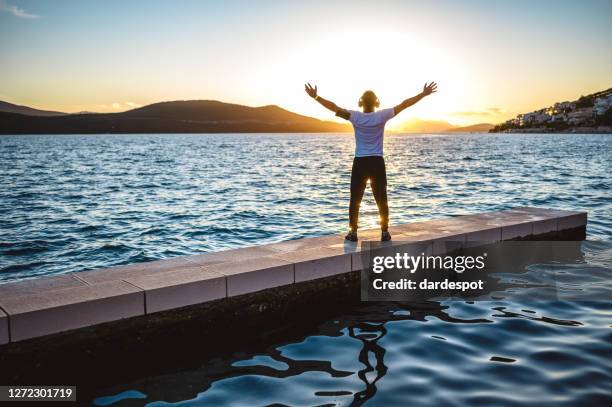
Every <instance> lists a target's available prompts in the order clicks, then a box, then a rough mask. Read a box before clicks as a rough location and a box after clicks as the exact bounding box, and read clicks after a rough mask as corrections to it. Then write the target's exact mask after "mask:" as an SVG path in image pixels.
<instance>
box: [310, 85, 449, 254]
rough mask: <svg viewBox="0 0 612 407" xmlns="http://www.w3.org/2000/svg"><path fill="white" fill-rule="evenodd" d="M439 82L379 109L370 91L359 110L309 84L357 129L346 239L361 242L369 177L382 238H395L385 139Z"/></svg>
mask: <svg viewBox="0 0 612 407" xmlns="http://www.w3.org/2000/svg"><path fill="white" fill-rule="evenodd" d="M437 87H438V85H437V84H436V83H435V82H431V83H429V84H427V83H425V85H424V86H423V91H422V92H421V93H419V94H418V95H416V96H413V97H411V98H408V99H406V100H404V101H403V102H402V103H400V104H399V105H397V106H395V107H393V108H389V109H382V110H379V111H376V108H378V107H379V106H380V101H379V100H378V97H377V96H376V94H375V93H374V92H372V91H371V90H366V91H365V92H363V95H361V98H359V107H361V108H362V109H363V111H362V112H360V111H358V110H347V109H343V108H341V107H338V105H336V104H335V103H334V102H331V101H329V100H326V99H323V98H322V97H321V96H319V95H318V94H317V87H316V86H314V87H313V86H311V85H310V83H307V84H306V85H305V88H306V93H308V95H309V96H310V97H312V98H313V99H315V100H316V101H317V102H319V103H320V104H321V105H323V106H324V107H326V108H327V109H329V110H331V111H332V112H334V113H336V116H338V117H342V118H343V119H346V120H348V121H350V122H351V124H352V125H353V129H354V130H355V158H354V159H353V169H352V171H351V201H350V204H349V232H348V234H347V235H346V237H345V239H346V240H350V241H353V242H356V241H357V228H358V219H359V206H360V205H361V199H362V198H363V193H364V191H365V189H366V185H367V182H368V180H370V185H371V186H372V193H373V194H374V198H375V199H376V205H377V206H378V214H379V216H380V229H381V231H382V232H381V236H380V240H381V241H388V240H391V234H390V233H389V206H388V204H387V170H386V168H385V160H384V158H383V138H384V132H385V124H386V123H387V121H388V120H389V119H391V118H393V117H394V116H395V115H397V114H398V113H399V112H401V111H402V110H404V109H406V108H407V107H409V106H412V105H414V104H415V103H417V102H418V101H419V100H421V99H423V98H424V97H425V96H428V95H431V94H432V93H435V92H436V90H437Z"/></svg>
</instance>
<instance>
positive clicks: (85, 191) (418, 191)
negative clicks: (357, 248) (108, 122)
mask: <svg viewBox="0 0 612 407" xmlns="http://www.w3.org/2000/svg"><path fill="white" fill-rule="evenodd" d="M352 150H353V140H352V138H351V137H350V136H346V135H325V134H321V135H299V134H297V135H296V134H292V135H96V136H91V135H89V136H78V135H66V136H2V137H0V169H1V171H0V185H1V186H2V189H1V190H0V213H1V214H2V215H1V217H0V226H1V227H0V231H1V234H0V283H2V282H9V281H15V280H20V279H24V278H31V277H34V276H40V275H47V274H61V273H66V272H71V271H80V270H88V269H94V268H99V267H107V266H112V265H119V264H127V263H134V262H142V261H148V260H154V259H160V258H169V257H174V256H180V255H188V254H194V253H199V252H203V251H212V250H219V249H224V248H231V247H240V246H247V245H258V244H264V243H271V242H278V241H282V240H288V239H295V238H300V237H307V236H319V235H324V234H330V233H338V232H342V231H344V230H345V229H346V216H347V213H346V212H347V207H348V197H349V194H348V184H349V176H350V167H351V161H352V157H351V153H352ZM385 151H386V161H387V171H388V177H389V199H390V210H391V222H392V223H394V222H395V223H400V222H410V221H416V220H427V219H432V218H440V217H446V216H451V215H460V214H467V213H475V212H482V211H488V210H500V209H505V208H510V207H513V206H521V205H530V206H539V207H551V208H561V209H571V210H584V211H588V212H589V226H588V232H587V233H588V238H589V240H591V242H588V243H585V245H584V247H583V251H584V253H585V259H586V261H585V263H583V264H571V265H557V267H555V268H554V269H553V268H546V267H544V268H542V267H539V268H535V269H533V270H529V271H527V272H525V273H524V274H523V275H522V278H523V279H525V280H526V281H528V282H537V283H543V284H546V282H547V281H548V280H553V279H554V280H555V282H556V284H560V287H561V288H562V289H564V288H565V289H579V290H581V291H582V292H584V293H585V295H586V296H587V297H589V299H590V301H555V302H550V301H547V302H544V301H542V302H533V301H530V302H526V301H525V300H522V299H520V298H513V296H512V295H511V293H500V294H499V298H500V300H499V301H492V302H491V301H489V302H474V303H470V302H464V301H446V302H445V301H443V302H440V303H438V302H435V303H430V304H428V305H426V306H423V305H420V306H417V305H412V306H410V305H401V304H396V303H384V304H379V303H364V304H363V305H362V306H359V307H356V308H355V309H354V310H352V311H351V312H348V313H343V314H341V315H338V316H337V317H336V318H333V319H331V320H328V321H321V323H320V324H318V325H316V326H314V327H312V329H310V330H309V331H308V332H306V333H305V334H303V335H302V336H301V337H300V338H298V339H296V338H292V339H291V340H287V341H284V342H278V343H274V344H272V345H271V346H265V347H261V348H257V346H248V347H246V345H245V348H244V349H236V351H235V352H234V353H228V354H223V355H219V356H218V357H217V358H215V359H214V360H208V359H203V360H200V361H197V362H198V363H197V366H196V367H191V368H189V369H187V370H181V371H179V372H177V371H176V369H174V370H171V371H169V372H168V374H165V375H156V376H154V377H143V378H142V379H140V380H135V381H134V382H131V383H123V384H121V385H118V386H116V387H113V388H110V389H100V391H99V398H96V399H95V400H93V401H92V402H94V403H95V404H97V405H115V404H116V405H120V406H128V405H144V404H149V405H153V406H162V405H164V406H165V405H175V404H173V403H176V404H177V405H184V406H196V405H211V406H221V405H235V406H243V405H267V404H274V403H279V404H281V405H350V404H355V405H362V404H365V405H376V406H378V405H380V406H386V405H394V404H398V405H426V406H429V405H431V406H454V405H457V406H478V405H487V406H488V405H495V406H498V405H501V406H504V405H509V406H511V405H525V404H538V405H540V406H549V405H550V406H557V405H564V406H577V405H611V404H610V403H612V400H611V395H612V362H611V360H612V329H611V328H612V303H611V301H609V300H608V298H609V297H610V294H611V293H612V283H611V281H612V279H611V277H612V272H611V271H610V269H611V268H612V248H611V245H610V243H611V242H612V233H611V232H612V196H611V194H610V187H611V185H612V136H610V135H453V136H441V135H423V136H400V135H391V136H387V139H386V142H385ZM376 219H377V211H376V206H375V204H374V200H373V197H372V195H371V192H370V191H368V192H367V193H366V197H365V199H364V203H363V205H362V215H361V226H362V227H375V226H376ZM560 276H561V278H560Z"/></svg>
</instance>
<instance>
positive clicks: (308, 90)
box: [304, 83, 317, 98]
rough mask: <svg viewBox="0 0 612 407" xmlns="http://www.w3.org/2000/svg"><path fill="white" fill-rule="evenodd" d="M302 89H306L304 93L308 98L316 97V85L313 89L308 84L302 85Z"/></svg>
mask: <svg viewBox="0 0 612 407" xmlns="http://www.w3.org/2000/svg"><path fill="white" fill-rule="evenodd" d="M304 88H305V89H306V93H308V96H310V97H311V98H316V97H317V85H315V87H314V88H313V87H312V85H311V84H310V83H307V84H306V85H304Z"/></svg>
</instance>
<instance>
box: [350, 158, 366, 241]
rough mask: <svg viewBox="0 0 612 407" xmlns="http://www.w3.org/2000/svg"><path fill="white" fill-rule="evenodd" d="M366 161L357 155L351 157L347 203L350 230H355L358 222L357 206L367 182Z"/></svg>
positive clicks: (359, 203)
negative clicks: (353, 157) (349, 187)
mask: <svg viewBox="0 0 612 407" xmlns="http://www.w3.org/2000/svg"><path fill="white" fill-rule="evenodd" d="M365 164H366V162H365V160H363V159H359V157H355V159H353V170H352V171H351V202H350V204H349V226H350V228H351V231H353V232H357V228H358V223H359V206H360V205H361V199H363V193H364V191H365V189H366V185H367V182H368V177H367V171H366V165H365Z"/></svg>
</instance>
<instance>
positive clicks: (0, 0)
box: [0, 0, 40, 18]
mask: <svg viewBox="0 0 612 407" xmlns="http://www.w3.org/2000/svg"><path fill="white" fill-rule="evenodd" d="M0 12H5V13H10V14H12V15H14V16H15V17H19V18H40V16H39V15H38V14H32V13H28V12H27V11H25V10H24V9H22V8H19V7H17V6H15V5H13V4H9V3H8V2H6V1H5V0H0Z"/></svg>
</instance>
